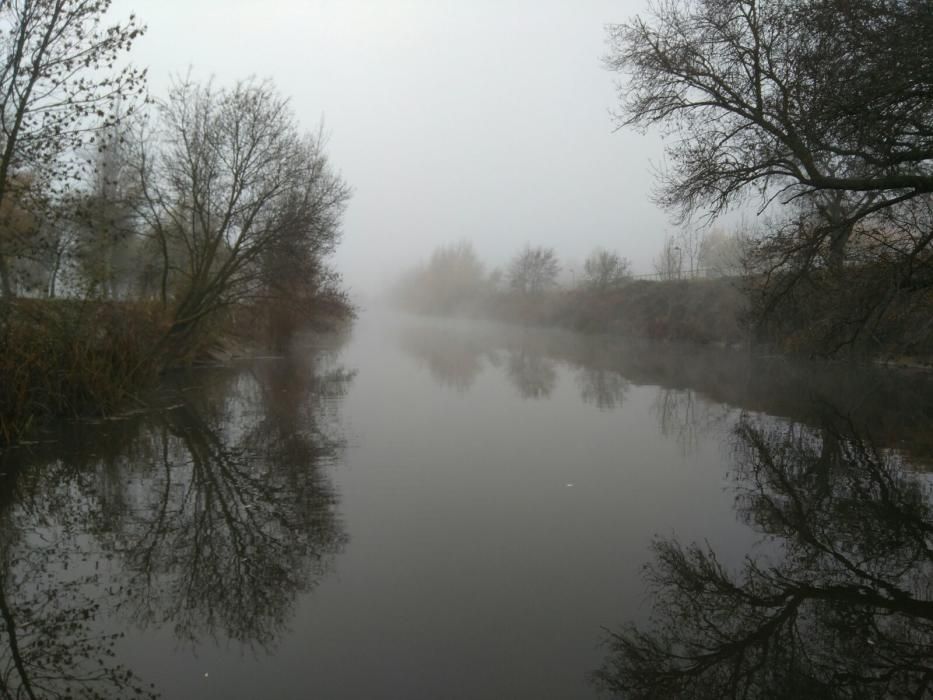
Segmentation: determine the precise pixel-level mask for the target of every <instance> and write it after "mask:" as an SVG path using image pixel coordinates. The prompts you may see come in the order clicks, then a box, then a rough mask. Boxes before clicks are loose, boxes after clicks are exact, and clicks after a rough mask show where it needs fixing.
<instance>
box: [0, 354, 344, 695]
mask: <svg viewBox="0 0 933 700" xmlns="http://www.w3.org/2000/svg"><path fill="white" fill-rule="evenodd" d="M352 376H353V375H352V374H351V373H347V372H345V371H343V370H341V369H332V370H330V371H325V370H324V369H323V368H322V367H321V362H320V356H315V355H313V354H312V355H295V356H292V357H290V358H287V359H286V360H283V361H279V362H269V363H266V364H263V365H258V366H256V367H254V368H253V369H251V370H249V371H239V372H235V371H229V370H225V371H221V372H215V373H213V374H209V373H208V374H200V375H197V377H196V379H197V381H198V382H199V383H200V384H199V386H197V387H196V388H195V389H194V390H193V391H190V392H188V394H189V396H188V400H186V401H185V402H184V403H183V404H180V405H174V406H172V407H170V408H166V409H164V410H161V411H158V412H155V413H152V414H149V415H146V416H139V417H137V418H134V419H132V420H127V421H123V422H120V423H118V424H117V423H115V424H107V425H102V426H99V428H100V430H101V431H103V430H105V429H106V430H107V432H108V433H110V434H111V435H114V434H119V435H120V436H121V437H122V438H124V439H123V440H122V442H121V444H120V448H119V449H117V448H116V447H114V444H115V443H116V441H114V440H106V439H101V440H99V441H90V442H88V443H87V444H85V445H84V446H83V447H81V448H80V450H79V454H78V456H69V457H68V458H67V461H65V460H63V459H57V458H54V459H38V458H37V459H36V461H35V462H33V463H30V464H26V465H23V467H28V468H23V469H21V470H20V474H19V477H18V478H17V480H16V483H15V488H13V489H12V490H10V491H8V492H7V494H6V495H7V498H6V502H5V503H4V504H2V505H0V517H2V525H0V537H2V541H3V542H4V543H5V545H4V547H5V549H4V554H5V556H4V558H3V561H2V562H0V564H2V565H3V569H2V571H0V612H2V613H3V622H4V623H5V635H3V636H2V640H0V641H2V643H3V645H4V646H3V647H2V648H0V663H4V662H7V661H8V663H6V667H7V668H8V669H9V670H7V671H0V672H3V673H4V675H3V677H2V678H0V697H58V696H59V695H56V694H55V693H56V692H59V691H58V690H55V691H54V692H53V691H52V690H49V689H48V688H46V689H44V690H42V692H40V693H35V694H30V692H29V690H28V688H29V686H30V685H32V687H33V688H35V687H36V683H37V681H36V678H38V677H41V678H43V679H48V678H52V677H58V678H60V679H61V683H60V684H59V685H60V688H61V692H60V695H61V696H62V697H65V696H68V694H69V693H70V694H71V695H73V696H79V695H80V694H81V692H83V691H82V688H85V686H87V687H93V688H94V691H93V692H88V693H86V694H87V695H89V696H93V697H96V696H97V695H94V693H97V694H98V695H100V696H107V695H108V693H109V694H110V695H113V696H114V697H128V696H131V695H132V692H133V689H134V687H135V686H133V685H132V683H133V682H134V681H133V679H132V674H130V673H128V672H127V670H126V669H121V668H120V667H118V666H115V665H112V664H109V663H108V660H109V659H110V654H111V653H112V648H111V647H112V646H113V645H114V644H115V643H116V638H114V637H112V636H107V631H108V630H110V631H112V630H115V629H121V628H124V627H125V626H126V623H127V622H129V623H132V624H135V625H137V626H140V627H148V626H162V625H165V624H169V625H171V626H172V628H173V629H174V631H175V633H176V634H177V635H178V637H179V638H180V639H183V640H188V641H191V642H194V641H196V640H201V639H204V638H206V637H215V638H225V639H228V640H235V641H237V642H241V643H245V644H249V645H253V646H259V647H265V646H268V645H271V644H273V643H274V642H275V640H276V639H277V638H278V636H279V634H280V632H281V631H282V629H283V628H284V627H285V625H286V624H287V621H288V619H289V617H290V612H291V608H292V606H293V604H294V601H295V599H296V597H297V595H298V594H299V593H301V592H304V591H308V590H310V589H311V588H313V587H314V586H315V585H316V584H317V582H318V581H319V580H320V579H321V577H322V576H323V575H325V574H326V572H327V571H328V570H329V567H330V564H331V562H332V560H333V557H334V555H335V554H336V553H337V552H338V551H339V550H340V548H341V547H342V546H343V544H344V542H345V535H344V531H343V528H342V524H341V523H340V521H339V519H338V517H337V514H336V502H337V496H336V494H335V492H334V490H333V487H332V486H331V484H330V481H329V479H328V478H327V476H326V473H325V472H324V470H323V468H322V467H323V466H325V465H326V464H328V463H329V462H332V461H333V460H335V459H336V457H337V456H338V455H339V451H340V450H341V448H342V440H341V439H340V438H339V437H337V436H335V431H334V426H333V425H332V422H333V420H334V419H335V417H336V416H335V411H336V408H335V406H336V404H337V402H338V400H339V398H340V396H341V395H342V394H343V393H344V392H345V390H346V388H347V386H348V384H349V382H350V381H351V380H352ZM91 432H93V431H91ZM100 437H103V436H100ZM11 593H12V594H15V597H16V600H15V601H11V600H9V597H10V595H11ZM27 593H28V595H27ZM120 619H122V620H124V622H122V623H121V622H118V620H120ZM82 624H83V625H84V626H86V627H88V629H96V630H104V632H100V633H99V634H98V636H96V637H95V636H93V635H92V634H91V633H90V632H87V633H85V632H83V631H82V627H81V625H82ZM56 630H58V634H59V638H60V639H61V642H60V644H58V646H55V645H56V644H57V642H56V636H55V634H56ZM27 637H28V638H29V639H30V640H36V639H37V640H39V641H38V642H35V643H37V644H39V646H38V647H37V649H40V650H44V651H42V653H41V654H39V656H41V657H42V663H43V664H44V666H41V668H40V666H37V665H35V664H33V665H32V666H30V665H29V663H28V662H27V663H25V665H24V664H20V663H19V662H18V661H17V659H18V658H19V657H23V658H24V659H25V658H26V657H24V656H23V653H22V652H21V651H18V650H22V649H23V643H22V642H21V641H20V640H23V639H26V638H27ZM43 640H44V641H43ZM92 642H93V643H92ZM95 644H96V645H97V646H95ZM27 648H30V647H29V645H27ZM53 652H54V653H53ZM37 653H38V652H37ZM101 662H102V663H101ZM21 666H22V667H23V668H22V669H21V668H20V667H21ZM85 667H90V668H91V669H92V670H93V674H89V673H88V672H87V671H86V670H85ZM32 671H34V673H32ZM56 674H57V675H56ZM95 674H96V675H95ZM17 679H19V680H17ZM91 681H93V683H91ZM103 681H109V682H110V683H111V687H112V690H109V691H108V690H107V689H106V688H105V687H103V685H102V683H103ZM117 681H119V683H117ZM58 687H59V686H56V688H58Z"/></svg>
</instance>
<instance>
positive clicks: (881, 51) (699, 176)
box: [606, 0, 933, 216]
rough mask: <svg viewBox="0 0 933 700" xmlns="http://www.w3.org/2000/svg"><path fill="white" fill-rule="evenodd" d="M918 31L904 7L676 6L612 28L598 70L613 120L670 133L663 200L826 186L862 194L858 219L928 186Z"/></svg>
mask: <svg viewBox="0 0 933 700" xmlns="http://www.w3.org/2000/svg"><path fill="white" fill-rule="evenodd" d="M931 34H933V19H931V18H930V14H929V8H928V7H927V6H926V4H925V3H923V2H916V1H914V0H902V1H898V0H894V1H891V2H878V1H876V0H854V1H852V2H845V3H841V2H836V1H835V0H820V1H818V2H804V1H802V0H779V1H777V2H759V1H757V0H677V1H675V2H666V3H660V4H658V5H656V6H655V8H654V12H653V14H652V15H651V16H649V17H636V18H634V19H633V20H631V21H630V22H627V23H623V24H618V25H613V26H611V27H610V29H609V41H610V52H609V55H608V56H607V58H606V63H607V66H608V67H609V68H610V69H612V70H615V71H619V72H621V73H623V74H624V75H625V82H624V83H623V85H622V86H620V96H621V99H622V113H621V115H620V116H619V121H620V124H622V125H631V126H643V127H647V126H650V125H660V126H662V127H665V128H668V129H669V130H670V131H671V132H677V133H679V134H680V135H681V136H680V138H677V139H676V140H675V141H674V142H673V143H672V145H670V146H669V147H668V149H667V153H668V156H669V158H670V159H671V162H672V164H673V166H672V170H671V171H670V173H669V174H668V176H667V177H666V178H665V179H664V181H663V184H662V189H661V191H660V194H659V199H660V201H661V202H663V203H664V204H665V205H667V206H670V207H674V208H678V209H680V210H681V211H682V212H683V213H689V212H691V211H693V210H695V209H696V208H698V207H701V206H708V207H710V208H711V211H713V212H714V213H718V212H721V211H723V210H724V209H726V208H727V207H728V206H729V205H731V204H732V203H733V202H734V201H735V200H736V198H738V197H741V196H742V195H743V194H745V193H747V192H748V190H749V189H752V190H755V189H757V190H758V191H760V192H761V193H762V194H763V195H765V196H771V195H773V191H772V188H775V187H776V188H778V189H779V190H780V191H784V192H787V193H788V194H790V195H800V194H802V193H813V192H818V191H823V190H834V191H839V192H842V193H858V192H862V193H870V194H872V195H873V197H874V200H873V202H872V204H871V206H870V207H869V208H867V209H860V211H859V216H864V215H865V214H866V213H867V212H868V211H869V210H876V209H879V208H883V207H885V206H890V205H892V204H894V203H896V202H899V201H903V200H904V199H907V198H910V197H913V196H917V195H919V194H922V193H928V192H931V191H933V169H931V166H930V156H931V153H933V128H931V126H930V125H931V124H933V119H931V116H933V91H931V90H930V88H931V78H930V71H929V65H930V61H931V51H933V49H930V42H929V37H930V36H931ZM908 37H910V38H913V39H915V40H916V41H915V42H911V41H908V40H907V38H908Z"/></svg>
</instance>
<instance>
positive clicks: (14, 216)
mask: <svg viewBox="0 0 933 700" xmlns="http://www.w3.org/2000/svg"><path fill="white" fill-rule="evenodd" d="M109 5H110V2H109V0H104V1H103V2H101V1H99V0H95V1H94V2H90V1H89V0H49V1H48V2H40V3H32V2H22V1H19V0H14V1H13V2H8V3H3V4H2V5H0V45H2V51H3V56H4V64H3V66H2V70H0V126H2V128H3V138H2V140H0V147H2V148H0V441H3V440H6V441H8V440H12V439H14V438H16V437H17V436H18V435H21V434H22V432H23V431H24V430H26V429H27V428H29V427H30V426H33V425H35V424H36V423H37V421H41V420H42V419H44V418H47V417H50V416H55V415H74V414H81V413H84V412H86V411H89V410H90V411H95V412H100V411H107V410H109V408H110V407H112V406H113V405H114V404H115V403H116V402H118V401H121V400H125V399H126V398H127V396H129V395H130V394H132V393H134V392H135V390H136V389H137V388H138V387H140V386H142V385H143V384H144V383H145V382H146V381H148V380H149V379H151V378H152V377H154V376H157V375H158V374H159V372H160V371H161V370H162V369H163V368H165V367H167V366H170V365H177V364H180V363H186V362H189V361H191V360H194V359H198V358H200V357H203V356H205V355H206V354H209V353H211V352H213V351H214V350H215V349H216V348H217V347H218V345H222V344H224V345H225V344H227V343H221V341H222V339H229V338H234V337H237V338H238V339H239V341H240V342H243V341H246V342H251V343H259V342H262V343H267V342H270V340H271V342H273V343H278V344H281V343H284V342H285V341H286V339H287V338H288V336H289V335H290V334H291V332H292V331H293V330H295V329H297V328H299V327H303V326H305V325H307V324H308V323H311V322H319V323H332V322H334V321H336V320H339V319H341V318H345V317H347V316H348V315H350V313H351V308H350V305H349V304H348V302H347V297H346V294H345V292H344V291H343V289H342V287H341V284H340V279H339V276H338V275H337V274H336V272H335V271H334V270H333V269H332V268H331V267H330V266H329V264H328V262H327V258H328V256H329V255H330V254H331V253H332V252H333V251H334V248H335V246H336V244H337V242H338V240H339V237H340V222H341V216H342V213H343V211H344V207H345V205H346V202H347V200H348V198H349V196H350V190H349V188H348V186H347V185H346V184H345V183H344V182H343V180H342V179H341V178H340V177H339V175H337V174H336V173H335V171H334V170H333V169H332V168H331V166H330V164H329V162H328V159H327V155H326V152H325V143H324V142H325V139H324V136H323V134H322V133H320V132H318V133H305V132H304V131H303V130H302V128H301V127H300V125H299V124H298V122H297V120H296V118H295V116H294V114H293V113H292V111H291V109H290V107H289V103H288V99H287V98H286V97H284V96H282V95H280V94H279V93H278V91H277V90H276V88H275V87H274V86H273V85H272V84H271V83H270V82H268V81H258V80H253V79H250V80H244V81H240V82H237V83H235V84H233V85H230V86H221V85H218V84H215V83H213V82H211V81H208V82H198V81H196V80H195V79H193V78H192V77H191V76H190V75H189V76H187V77H182V78H177V79H176V80H175V81H174V82H173V84H172V86H171V88H170V89H169V91H168V94H166V95H164V96H161V97H155V96H151V95H148V94H147V88H146V83H145V71H140V70H137V69H135V68H133V67H124V68H119V66H121V65H123V64H124V59H125V55H126V53H127V52H128V51H129V50H130V48H131V46H132V44H133V42H134V40H135V39H136V38H138V37H139V36H140V35H141V34H142V33H143V32H144V31H145V28H144V27H143V26H142V25H141V24H140V23H139V22H138V20H137V19H136V18H135V17H134V16H131V17H130V18H129V19H128V20H127V21H125V22H123V23H121V24H116V25H113V26H109V27H108V26H104V25H103V24H102V22H103V21H104V18H105V16H106V13H107V11H108V8H109Z"/></svg>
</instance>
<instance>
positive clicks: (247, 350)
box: [0, 299, 353, 446]
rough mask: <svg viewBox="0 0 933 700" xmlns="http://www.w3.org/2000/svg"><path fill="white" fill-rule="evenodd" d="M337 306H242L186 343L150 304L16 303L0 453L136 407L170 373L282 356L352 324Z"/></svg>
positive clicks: (0, 336)
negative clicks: (74, 422) (293, 344)
mask: <svg viewBox="0 0 933 700" xmlns="http://www.w3.org/2000/svg"><path fill="white" fill-rule="evenodd" d="M352 315H353V310H352V307H350V306H349V305H348V304H346V303H345V302H343V301H342V300H341V299H329V300H322V301H321V303H319V304H316V305H314V306H313V308H306V309H304V310H300V309H296V308H291V307H285V306H281V305H279V306H275V307H273V308H270V306H269V305H258V304H253V305H244V306H239V307H235V308H232V309H230V310H228V311H227V312H225V313H223V314H218V315H216V316H214V317H212V318H210V319H208V322H205V323H202V324H200V325H199V326H198V327H197V329H196V330H194V331H189V332H188V333H186V334H185V335H184V336H181V335H179V334H178V333H177V328H176V326H175V325H173V321H172V318H171V316H170V315H169V314H168V313H166V311H165V310H164V309H163V308H162V306H161V305H160V304H157V303H153V302H124V301H99V300H93V301H86V300H68V299H53V300H49V299H17V300H15V301H11V302H6V303H4V304H3V305H2V310H0V446H3V445H9V444H13V443H15V442H17V441H18V440H21V439H23V438H25V437H26V436H28V435H29V434H30V433H31V432H33V431H34V430H37V429H39V428H41V427H42V426H43V425H45V424H47V423H49V422H50V421H54V420H58V419H62V418H76V417H99V416H106V415H108V414H110V413H113V412H115V411H119V410H121V409H124V408H126V407H127V405H136V406H137V407H138V404H139V403H141V402H142V399H141V398H140V395H141V394H142V393H143V392H145V391H147V390H149V389H151V388H152V387H153V386H155V385H157V384H158V383H159V381H160V378H161V376H162V375H163V374H164V373H165V372H166V371H167V370H169V369H172V368H177V367H185V366H190V365H192V364H195V363H199V362H205V361H206V362H216V361H218V360H227V359H231V358H233V357H249V356H251V355H256V354H261V353H263V352H266V351H268V350H282V349H283V348H285V347H287V346H288V344H289V343H290V341H291V339H292V338H293V337H294V336H295V335H296V334H297V333H299V332H300V331H302V330H304V329H306V328H317V329H319V330H332V329H334V328H336V327H337V326H338V325H339V324H340V323H342V322H344V321H346V320H347V319H349V318H351V317H352Z"/></svg>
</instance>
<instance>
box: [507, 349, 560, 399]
mask: <svg viewBox="0 0 933 700" xmlns="http://www.w3.org/2000/svg"><path fill="white" fill-rule="evenodd" d="M506 375H507V376H508V378H509V379H510V380H511V382H512V385H513V386H514V387H515V390H516V391H518V395H519V396H521V397H522V398H523V399H546V398H547V397H548V396H550V395H551V392H552V391H554V386H555V385H556V384H557V370H556V368H555V365H554V362H553V361H552V360H549V359H548V358H547V357H545V356H543V355H539V354H536V353H532V352H527V351H526V350H524V349H522V350H514V351H511V352H509V361H508V363H507V364H506Z"/></svg>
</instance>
